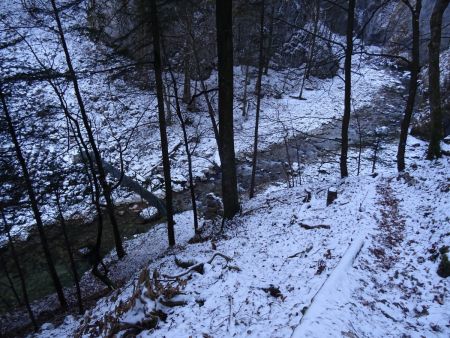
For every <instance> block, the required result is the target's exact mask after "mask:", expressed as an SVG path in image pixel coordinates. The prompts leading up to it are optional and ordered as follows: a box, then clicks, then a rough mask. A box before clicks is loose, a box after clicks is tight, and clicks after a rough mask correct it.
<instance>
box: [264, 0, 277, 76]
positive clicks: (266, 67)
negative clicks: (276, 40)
mask: <svg viewBox="0 0 450 338" xmlns="http://www.w3.org/2000/svg"><path fill="white" fill-rule="evenodd" d="M274 16H275V3H274V1H272V6H271V10H270V23H269V35H268V37H267V40H268V45H267V51H266V56H265V58H264V75H267V74H268V73H269V63H270V58H271V57H272V44H273V28H274V21H275V20H274Z"/></svg>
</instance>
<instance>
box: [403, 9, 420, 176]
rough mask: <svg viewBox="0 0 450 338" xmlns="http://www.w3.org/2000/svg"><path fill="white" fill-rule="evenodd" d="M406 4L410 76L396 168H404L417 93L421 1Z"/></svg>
mask: <svg viewBox="0 0 450 338" xmlns="http://www.w3.org/2000/svg"><path fill="white" fill-rule="evenodd" d="M405 3H406V5H407V6H408V7H409V9H410V11H411V18H412V31H413V37H412V39H413V41H412V59H411V62H410V63H409V67H410V77H409V90H408V100H407V101H406V107H405V111H404V113H403V120H402V124H401V129H400V141H399V144H398V151H397V170H398V171H403V170H405V150H406V141H407V138H408V130H409V126H410V124H411V117H412V114H413V112H414V103H415V100H416V93H417V80H418V77H419V72H420V11H421V9H422V1H421V0H416V6H415V8H414V7H413V6H412V5H411V4H410V3H409V1H407V0H405Z"/></svg>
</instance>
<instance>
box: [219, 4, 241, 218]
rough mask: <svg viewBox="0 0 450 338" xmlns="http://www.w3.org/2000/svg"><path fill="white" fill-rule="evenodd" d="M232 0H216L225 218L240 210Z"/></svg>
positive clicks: (231, 216) (221, 159) (220, 135)
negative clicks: (234, 109)
mask: <svg viewBox="0 0 450 338" xmlns="http://www.w3.org/2000/svg"><path fill="white" fill-rule="evenodd" d="M232 7H233V6H232V0H216V30H217V57H218V72H219V126H220V129H219V137H220V144H219V147H220V148H221V151H219V153H220V161H221V165H222V200H223V207H224V219H231V218H233V217H234V215H236V214H237V213H238V212H239V209H240V207H239V195H238V190H237V178H236V160H235V154H234V130H233V18H232V15H233V14H232V13H233V11H232Z"/></svg>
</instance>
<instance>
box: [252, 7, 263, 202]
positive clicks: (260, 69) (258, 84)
mask: <svg viewBox="0 0 450 338" xmlns="http://www.w3.org/2000/svg"><path fill="white" fill-rule="evenodd" d="M264 11H265V6H264V0H262V1H261V18H260V28H259V38H260V41H259V65H258V78H257V79H256V93H255V94H256V112H255V115H256V116H255V134H254V139H253V158H252V176H251V180H250V194H249V198H253V196H254V194H255V180H256V164H257V160H258V129H259V113H260V110H261V82H262V76H263V71H264V64H265V63H264Z"/></svg>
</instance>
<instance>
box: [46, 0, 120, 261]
mask: <svg viewBox="0 0 450 338" xmlns="http://www.w3.org/2000/svg"><path fill="white" fill-rule="evenodd" d="M50 1H51V4H52V8H53V14H54V16H55V21H56V25H57V33H58V35H59V38H60V40H61V45H62V48H63V51H64V56H65V58H66V63H67V67H68V73H69V74H70V77H71V80H72V84H73V88H74V91H75V96H76V99H77V103H78V106H79V108H80V114H81V117H82V120H83V126H84V128H85V129H86V133H87V136H88V140H89V144H90V146H91V148H92V152H93V153H94V158H95V164H96V166H97V171H98V180H99V183H100V185H101V187H102V190H103V196H104V198H105V201H106V209H107V211H108V216H109V220H110V222H111V225H112V229H113V235H114V243H115V246H116V252H117V256H118V257H119V258H123V257H124V256H125V250H124V249H123V245H122V237H121V236H120V231H119V225H118V224H117V219H116V216H115V213H114V203H113V201H112V197H111V187H110V185H109V184H108V181H107V180H106V173H105V170H104V168H103V164H102V158H101V155H100V151H99V149H98V147H97V144H96V142H95V138H94V134H93V132H92V128H91V124H90V121H89V117H88V115H87V112H86V108H85V106H84V101H83V98H82V96H81V91H80V88H79V86H78V79H77V77H76V74H75V70H74V68H73V65H72V59H71V57H70V53H69V48H68V47H67V43H66V39H65V36H64V31H63V28H62V24H61V20H60V17H59V12H58V8H57V7H56V3H55V0H50Z"/></svg>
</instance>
